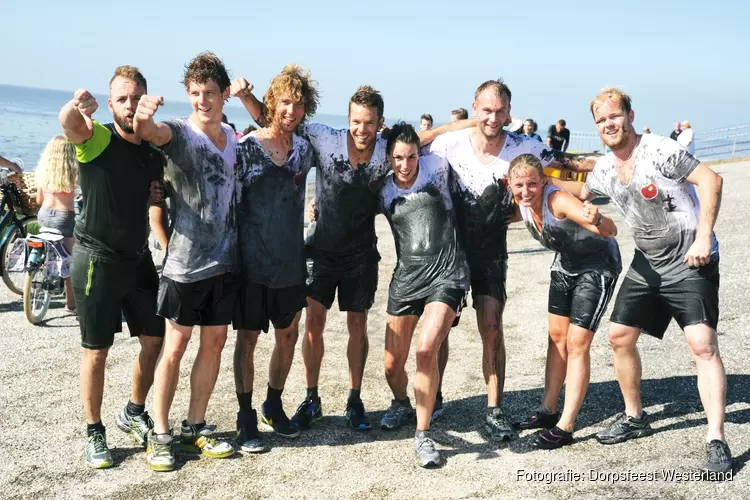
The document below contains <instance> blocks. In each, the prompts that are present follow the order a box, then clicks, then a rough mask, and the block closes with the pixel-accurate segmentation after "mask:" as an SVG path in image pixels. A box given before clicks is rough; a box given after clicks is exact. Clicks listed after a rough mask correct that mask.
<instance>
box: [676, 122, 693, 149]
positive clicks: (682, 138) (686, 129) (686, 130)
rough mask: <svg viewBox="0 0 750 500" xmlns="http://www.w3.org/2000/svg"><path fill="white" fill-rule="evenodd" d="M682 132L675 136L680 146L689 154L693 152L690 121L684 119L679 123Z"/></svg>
mask: <svg viewBox="0 0 750 500" xmlns="http://www.w3.org/2000/svg"><path fill="white" fill-rule="evenodd" d="M680 125H681V127H682V132H680V135H679V136H678V137H677V143H678V144H679V145H680V146H682V148H683V149H684V150H685V151H687V152H688V153H690V154H691V155H694V154H695V140H694V139H695V136H694V134H693V128H692V127H691V126H690V122H689V121H687V120H685V121H684V122H682V123H681V124H680Z"/></svg>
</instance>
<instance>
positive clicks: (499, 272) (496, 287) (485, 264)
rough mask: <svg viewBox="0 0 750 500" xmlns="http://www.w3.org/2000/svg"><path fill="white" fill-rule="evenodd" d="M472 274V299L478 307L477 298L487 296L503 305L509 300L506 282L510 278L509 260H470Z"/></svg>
mask: <svg viewBox="0 0 750 500" xmlns="http://www.w3.org/2000/svg"><path fill="white" fill-rule="evenodd" d="M469 271H470V272H471V298H472V299H473V301H474V304H475V305H474V307H476V300H477V296H479V295H487V296H490V297H492V298H494V299H496V300H498V301H500V302H502V303H503V304H505V302H506V301H507V300H508V295H507V293H506V291H505V282H506V280H507V277H508V261H507V259H498V260H476V259H469Z"/></svg>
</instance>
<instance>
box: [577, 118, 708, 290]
mask: <svg viewBox="0 0 750 500" xmlns="http://www.w3.org/2000/svg"><path fill="white" fill-rule="evenodd" d="M683 133H684V132H683ZM633 155H634V157H635V163H634V166H633V172H632V175H631V179H630V183H629V184H623V183H622V182H620V179H619V178H618V177H617V167H616V166H615V163H614V158H615V157H614V155H613V154H612V153H609V154H607V155H605V156H603V157H601V158H599V160H598V161H597V162H596V166H595V167H594V170H593V171H592V172H591V173H590V174H589V175H588V178H587V180H586V189H587V190H588V191H589V192H590V193H593V194H596V195H601V196H608V197H609V198H610V199H611V201H612V203H613V204H614V205H615V206H616V207H617V208H619V209H620V212H622V214H623V216H624V217H625V220H626V221H627V223H628V225H630V227H631V228H632V229H633V238H634V239H635V245H636V250H635V256H634V257H633V263H632V264H631V266H630V270H629V271H628V274H627V277H628V278H630V279H632V280H635V281H637V282H639V283H643V284H648V285H650V286H660V285H669V284H672V283H677V282H679V281H682V280H684V279H687V278H691V277H695V276H697V275H698V268H695V267H690V266H689V265H688V264H686V263H684V262H683V259H684V257H685V254H686V253H687V251H688V249H689V248H690V246H691V245H692V244H693V242H694V241H695V235H696V232H697V229H698V222H699V221H700V204H699V202H698V195H697V194H696V191H695V189H693V186H692V185H691V184H690V183H689V182H688V181H687V177H688V176H689V175H690V174H691V173H692V172H693V171H694V170H695V168H696V167H697V166H698V165H699V163H700V162H699V161H698V160H696V159H695V158H694V157H693V156H692V155H690V154H689V153H688V152H686V151H684V150H683V149H681V148H680V146H679V145H678V144H677V142H675V141H673V140H672V139H668V138H666V137H661V136H658V135H654V134H646V135H643V136H641V142H640V144H639V145H638V147H637V148H636V150H635V151H634V153H633ZM711 238H712V249H711V259H712V260H714V259H718V258H719V243H718V241H717V240H716V235H715V234H712V235H711Z"/></svg>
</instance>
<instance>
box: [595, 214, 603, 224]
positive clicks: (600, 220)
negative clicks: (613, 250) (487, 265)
mask: <svg viewBox="0 0 750 500" xmlns="http://www.w3.org/2000/svg"><path fill="white" fill-rule="evenodd" d="M602 222H604V216H603V215H602V214H599V220H597V221H596V224H594V225H595V226H596V227H599V226H601V225H602Z"/></svg>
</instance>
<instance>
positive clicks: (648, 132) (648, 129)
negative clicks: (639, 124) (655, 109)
mask: <svg viewBox="0 0 750 500" xmlns="http://www.w3.org/2000/svg"><path fill="white" fill-rule="evenodd" d="M643 133H644V134H650V133H651V129H650V128H648V127H643Z"/></svg>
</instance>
